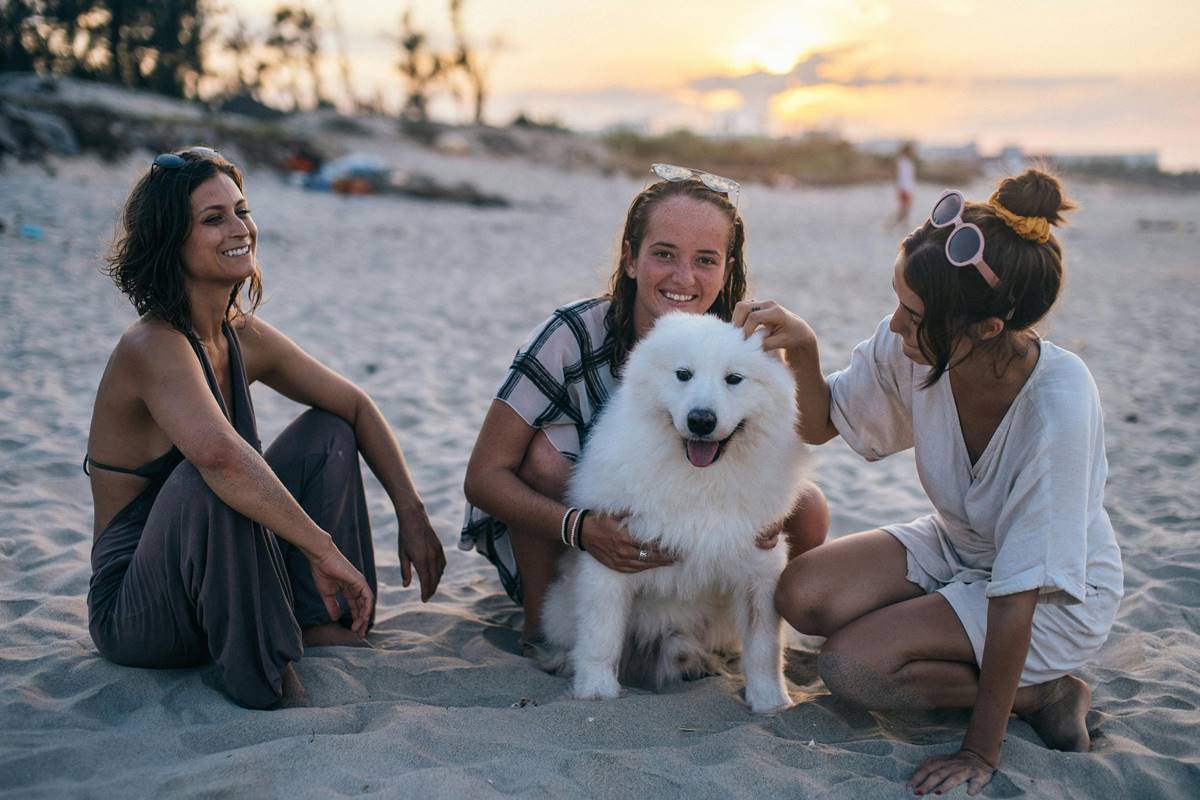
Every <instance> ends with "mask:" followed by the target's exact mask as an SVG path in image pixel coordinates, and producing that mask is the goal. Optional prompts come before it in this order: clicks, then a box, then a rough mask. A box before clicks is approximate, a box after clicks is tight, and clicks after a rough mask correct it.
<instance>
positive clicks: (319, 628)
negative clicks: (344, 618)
mask: <svg viewBox="0 0 1200 800" xmlns="http://www.w3.org/2000/svg"><path fill="white" fill-rule="evenodd" d="M303 637H304V646H305V647H373V645H372V644H371V643H370V642H368V641H367V640H366V639H360V638H358V636H357V635H355V633H354V631H352V630H350V629H349V628H343V627H342V626H341V624H340V623H337V622H327V623H325V624H324V625H314V626H312V627H311V628H305V629H304V632H303Z"/></svg>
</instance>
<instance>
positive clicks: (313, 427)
mask: <svg viewBox="0 0 1200 800" xmlns="http://www.w3.org/2000/svg"><path fill="white" fill-rule="evenodd" d="M293 424H294V425H296V426H297V427H298V428H300V429H301V430H302V431H303V432H304V437H303V438H304V439H306V440H310V441H319V442H325V443H327V445H328V446H332V447H335V448H336V447H338V446H342V447H353V448H354V451H355V452H358V444H357V440H356V438H355V436H354V427H353V426H351V425H350V423H349V422H347V421H346V420H344V419H342V418H341V417H339V416H338V415H337V414H333V413H331V412H329V411H325V410H324V409H320V408H310V409H308V410H307V411H305V412H304V413H303V414H301V415H300V416H298V417H297V418H296V421H295V422H294V423H293ZM289 427H290V426H289Z"/></svg>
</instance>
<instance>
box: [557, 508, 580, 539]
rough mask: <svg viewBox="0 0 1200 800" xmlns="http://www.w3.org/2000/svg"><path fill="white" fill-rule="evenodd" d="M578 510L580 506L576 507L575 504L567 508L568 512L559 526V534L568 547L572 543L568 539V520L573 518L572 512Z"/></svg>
mask: <svg viewBox="0 0 1200 800" xmlns="http://www.w3.org/2000/svg"><path fill="white" fill-rule="evenodd" d="M578 510H579V509H578V508H575V507H574V506H572V507H570V508H568V509H567V513H565V514H563V518H562V525H561V526H560V528H559V531H558V535H559V538H560V539H562V543H563V544H564V545H566V546H567V547H570V546H571V545H570V543H569V542H568V541H567V520H569V519H570V518H571V514H572V513H574V512H576V511H578Z"/></svg>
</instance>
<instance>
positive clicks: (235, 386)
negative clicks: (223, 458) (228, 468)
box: [83, 322, 259, 488]
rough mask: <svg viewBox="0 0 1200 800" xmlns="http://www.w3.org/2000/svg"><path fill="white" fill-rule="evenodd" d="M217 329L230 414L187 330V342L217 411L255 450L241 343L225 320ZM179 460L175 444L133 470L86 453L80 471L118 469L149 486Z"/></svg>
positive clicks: (212, 373) (203, 355)
mask: <svg viewBox="0 0 1200 800" xmlns="http://www.w3.org/2000/svg"><path fill="white" fill-rule="evenodd" d="M221 332H222V333H223V334H224V335H225V339H226V341H228V342H229V366H230V369H229V372H230V378H231V382H232V386H231V393H232V396H233V409H232V412H233V413H232V414H231V413H230V409H228V408H226V407H225V398H224V397H222V396H221V387H220V384H219V383H218V382H217V373H216V372H215V371H214V370H213V368H212V363H211V362H210V361H209V360H208V354H207V353H205V352H204V348H203V347H202V346H201V345H200V342H199V340H198V339H196V337H195V336H192V335H191V334H190V333H189V334H187V340H188V344H190V345H191V346H192V350H193V351H194V352H195V353H196V358H198V359H200V366H201V367H202V368H203V369H204V378H205V380H206V381H207V382H208V388H209V390H210V391H212V393H213V397H215V398H216V399H217V405H219V406H220V407H221V413H223V414H224V415H225V418H226V419H228V420H229V421H230V423H231V424H232V425H233V426H234V429H235V430H237V432H238V433H239V434H241V436H242V438H243V439H245V440H246V441H248V442H250V445H251V446H252V447H254V448H255V449H258V448H259V441H258V427H257V425H256V424H255V419H254V406H253V405H252V404H251V400H250V386H249V384H248V382H247V380H246V367H245V364H244V362H243V361H242V347H241V343H240V342H239V341H238V338H237V334H236V333H234V331H233V328H231V327H230V326H229V323H227V322H222V323H221ZM181 461H183V453H181V452H179V448H178V447H174V446H172V447H171V449H170V450H168V451H167V452H165V453H163V454H162V455H161V456H159V457H158V458H155V459H152V460H150V461H147V462H146V463H145V464H143V465H141V466H140V467H136V468H133V469H130V468H129V467H117V466H113V465H111V464H104V463H102V462H100V461H97V460H96V459H94V458H92V457H91V456H89V455H84V457H83V471H84V472H85V473H87V474H89V475H90V474H91V468H95V469H102V470H106V471H108V472H119V473H122V474H124V475H136V476H138V477H139V478H147V479H149V481H150V483H151V484H152V485H156V484H161V483H162V482H163V481H164V480H166V479H167V476H168V475H170V474H171V471H172V470H174V469H175V467H177V466H179V462H181ZM147 488H149V487H147Z"/></svg>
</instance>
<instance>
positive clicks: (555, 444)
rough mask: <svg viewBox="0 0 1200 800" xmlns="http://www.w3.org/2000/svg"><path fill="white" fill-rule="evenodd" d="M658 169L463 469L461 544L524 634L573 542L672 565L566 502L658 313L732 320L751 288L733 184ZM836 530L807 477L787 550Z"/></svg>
mask: <svg viewBox="0 0 1200 800" xmlns="http://www.w3.org/2000/svg"><path fill="white" fill-rule="evenodd" d="M652 169H653V171H654V172H655V174H656V175H657V176H658V177H659V178H660V180H659V181H657V182H656V183H653V184H651V185H650V186H649V187H648V188H647V189H645V190H644V191H642V192H641V193H640V194H638V195H637V197H635V198H634V199H633V202H632V204H631V205H630V207H629V212H628V214H627V215H626V218H625V228H624V231H623V233H622V235H621V242H620V257H619V259H618V261H617V264H616V266H615V268H614V269H613V273H612V277H611V278H610V280H609V292H608V294H606V295H604V296H601V297H594V298H590V299H586V300H579V301H576V302H574V303H571V304H569V305H566V306H563V307H562V308H560V309H558V310H557V311H555V312H554V314H552V315H551V317H550V318H549V319H548V320H546V321H545V322H544V323H542V324H541V325H539V326H538V328H537V329H536V330H535V331H534V333H533V335H532V336H531V337H530V338H529V340H528V341H527V342H526V343H525V345H524V346H522V347H521V349H520V350H519V351H518V352H517V355H516V357H515V359H514V360H513V363H512V366H511V368H510V369H509V372H508V375H507V376H506V377H505V379H504V382H503V383H502V384H501V385H500V388H499V390H498V391H497V393H496V398H495V399H494V400H493V401H492V405H491V407H490V408H489V409H488V413H487V417H486V418H485V419H484V422H483V427H482V429H481V430H480V431H479V437H478V439H477V440H476V442H475V449H474V450H473V451H472V453H471V459H470V462H469V463H468V465H467V475H466V483H465V491H466V496H467V500H468V502H469V503H470V505H469V506H468V508H467V519H466V523H465V525H464V528H463V533H462V540H461V543H460V545H459V546H460V547H462V548H463V549H472V548H475V549H477V550H479V552H480V553H482V554H483V555H484V556H486V557H487V558H488V559H489V560H490V561H491V562H492V563H493V564H495V566H496V568H497V570H498V571H499V573H500V579H501V582H502V583H503V585H504V588H505V591H507V592H508V595H509V596H510V597H511V598H512V599H513V600H514V601H515V602H518V603H521V604H522V605H523V607H524V610H525V629H524V638H525V640H526V642H532V641H534V640H536V639H538V638H539V637H540V624H541V608H542V597H543V595H544V593H545V591H546V588H547V587H548V586H549V584H550V581H551V579H552V578H553V577H554V570H555V565H556V562H557V561H558V558H559V556H561V555H562V554H563V553H564V552H565V551H566V548H567V546H568V543H574V544H575V546H578V547H581V548H586V549H587V552H589V553H590V554H592V555H593V556H594V557H595V558H596V559H597V560H598V561H600V563H602V564H604V565H605V566H607V567H610V568H611V569H615V570H618V571H621V572H639V571H641V570H645V569H652V568H654V567H660V566H663V565H665V564H669V563H671V557H670V555H669V554H668V553H661V552H655V551H653V550H649V549H643V548H642V547H641V546H640V545H638V544H635V543H634V542H633V540H632V539H631V538H630V537H629V535H628V533H627V532H626V531H625V529H624V528H623V527H622V525H621V523H620V521H619V520H617V519H614V518H612V517H609V516H605V515H602V514H587V515H581V514H579V513H578V512H577V511H576V510H574V509H568V508H567V507H566V506H565V505H564V504H563V503H562V497H563V494H564V492H565V489H566V484H567V478H568V476H569V474H570V470H571V464H572V463H573V462H574V461H575V460H577V459H578V456H579V453H580V451H581V449H582V447H583V444H584V442H585V441H586V439H587V435H588V431H589V429H590V427H591V424H592V422H593V420H594V419H595V418H596V414H597V413H598V412H599V411H600V409H601V408H602V407H603V406H604V403H605V402H606V401H607V400H608V397H609V395H610V394H611V393H612V391H613V389H614V388H615V386H616V384H617V381H618V380H619V379H620V373H621V365H622V364H623V363H624V361H625V358H626V356H627V355H628V353H629V351H630V349H632V348H633V346H634V344H636V342H637V340H638V339H639V338H640V337H641V336H642V335H643V334H645V333H646V331H648V330H649V329H650V328H651V326H652V325H653V324H654V321H655V320H656V319H657V318H658V317H659V316H661V315H663V314H666V313H668V312H670V311H685V312H688V313H693V314H713V315H715V316H718V317H720V318H721V319H724V320H729V319H730V318H731V315H732V313H733V308H734V306H735V305H736V304H737V302H738V301H739V300H741V299H742V298H743V297H744V296H745V294H746V261H745V255H744V252H743V251H744V246H745V241H746V233H745V225H744V223H743V222H742V218H741V215H740V214H739V213H738V211H737V208H736V206H735V205H734V204H733V203H732V202H731V201H730V197H729V194H730V192H735V191H737V189H738V185H737V183H736V182H734V181H732V180H730V179H728V178H722V177H720V176H717V175H712V174H709V173H702V172H697V171H696V170H692V169H689V168H687V167H676V166H673V165H668V164H655V165H654V166H653V167H652ZM828 524H829V519H828V510H827V508H826V506H825V498H824V496H823V495H822V494H821V492H820V490H819V489H817V487H816V486H814V485H812V484H809V485H808V487H807V488H806V490H805V494H804V497H803V499H802V501H801V504H800V505H799V507H798V509H797V512H796V513H795V514H794V515H793V516H792V518H791V519H789V520H788V521H787V523H785V530H786V532H787V534H788V540H789V544H790V547H791V548H792V549H793V551H794V552H796V553H799V552H803V551H804V550H807V549H809V548H810V547H815V546H816V545H817V544H819V543H820V542H822V541H824V539H825V531H826V529H827V528H828ZM774 544H775V539H774V538H771V537H766V538H764V540H763V542H762V546H764V547H770V546H774Z"/></svg>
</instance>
